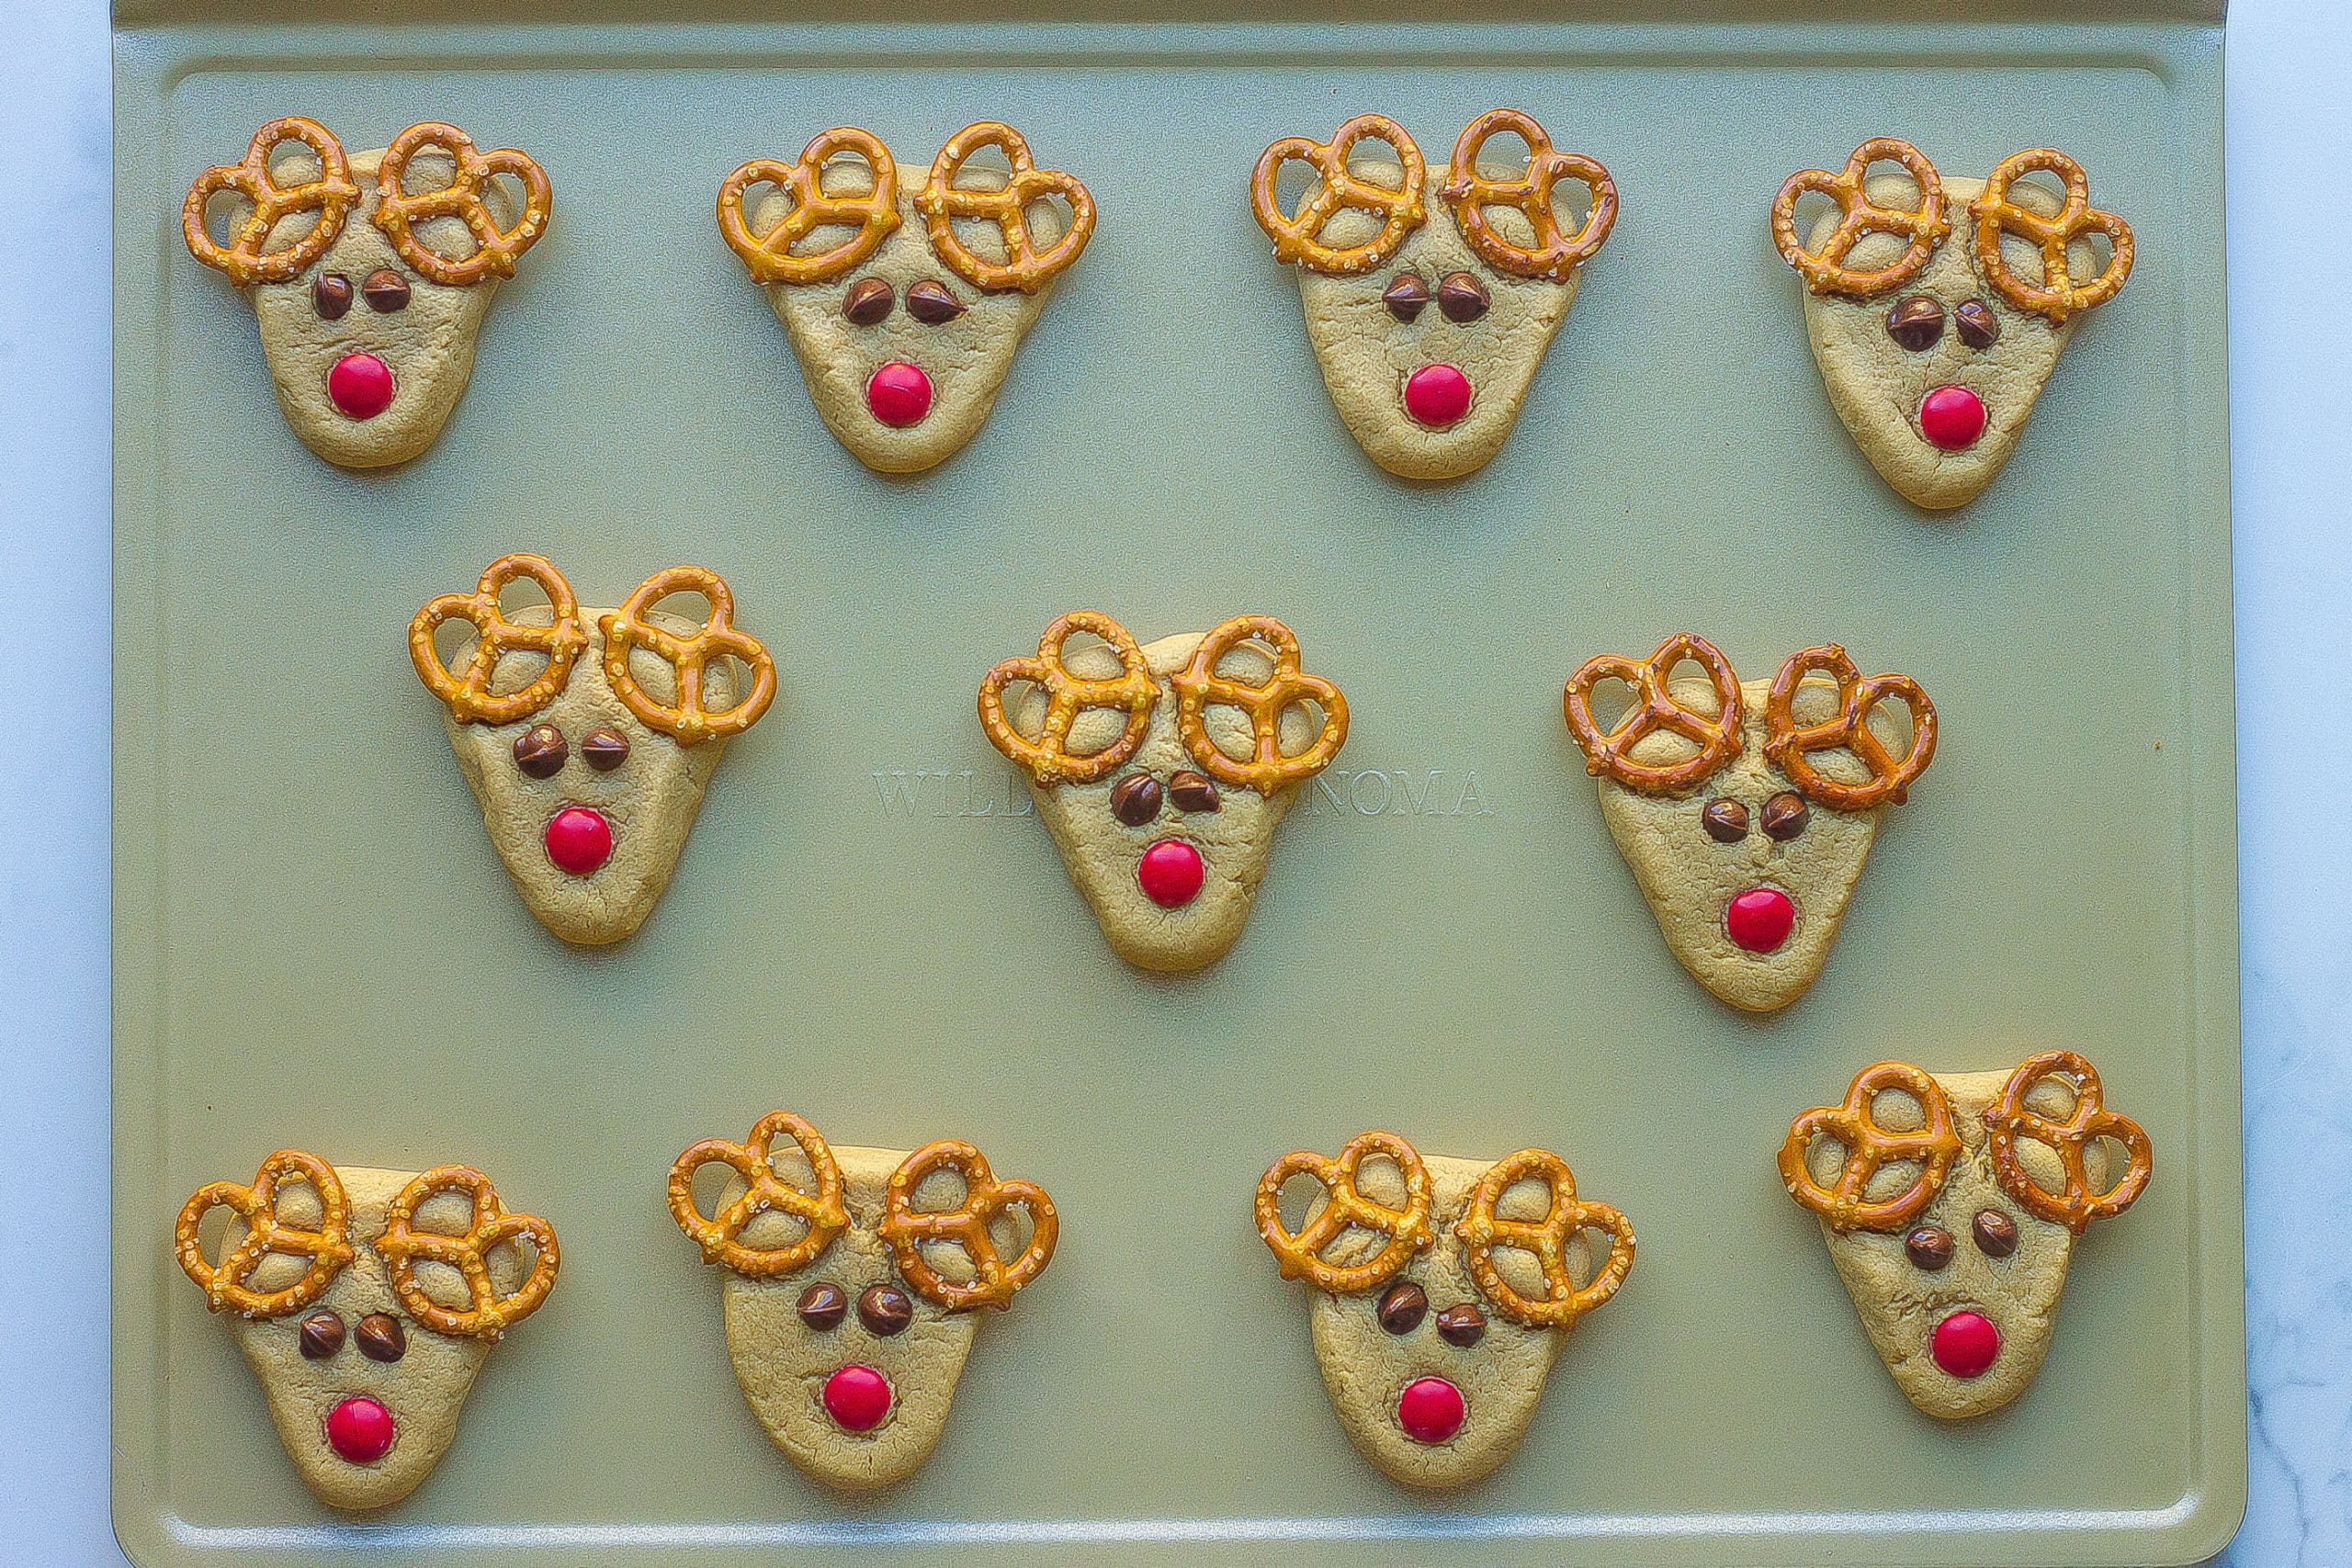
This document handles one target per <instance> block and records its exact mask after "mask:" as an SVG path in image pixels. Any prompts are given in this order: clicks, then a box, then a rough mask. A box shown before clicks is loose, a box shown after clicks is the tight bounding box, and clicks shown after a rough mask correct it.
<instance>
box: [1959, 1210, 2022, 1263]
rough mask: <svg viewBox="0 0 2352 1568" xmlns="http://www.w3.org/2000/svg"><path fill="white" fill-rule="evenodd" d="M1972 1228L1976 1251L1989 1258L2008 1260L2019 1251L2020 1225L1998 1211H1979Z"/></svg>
mask: <svg viewBox="0 0 2352 1568" xmlns="http://www.w3.org/2000/svg"><path fill="white" fill-rule="evenodd" d="M1970 1228H1971V1229H1972V1230H1973V1231H1974V1233H1975V1235H1976V1250H1977V1251H1979V1252H1981V1253H1983V1254H1984V1255H1985V1257H1987V1258H2007V1256H2008V1255H2009V1254H2010V1253H2012V1252H2015V1251H2016V1250H2017V1249H2018V1223H2017V1221H2015V1220H2013V1219H2011V1218H2009V1216H2008V1215H2007V1214H2005V1213H2001V1211H2000V1210H1998V1209H1979V1210H1977V1211H1976V1223H1975V1224H1974V1225H1973V1226H1972V1227H1970Z"/></svg>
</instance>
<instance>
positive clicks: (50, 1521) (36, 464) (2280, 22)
mask: <svg viewBox="0 0 2352 1568" xmlns="http://www.w3.org/2000/svg"><path fill="white" fill-rule="evenodd" d="M2233 9H2234V13H2235V14H2234V15H2233V17H2232V18H2231V23H2230V39H2229V51H2230V54H2229V58H2230V70H2229V105H2230V107H2229V219H2230V231H2231V235H2232V243H2231V247H2230V270H2231V279H2230V301H2231V310H2230V315H2231V344H2230V374H2231V384H2232V428H2233V438H2234V444H2235V458H2234V472H2235V478H2234V481H2233V487H2232V488H2233V504H2234V508H2235V516H2236V529H2237V558H2236V578H2237V615H2238V622H2237V640H2238V670H2239V681H2238V704H2239V707H2238V745H2239V792H2240V807H2239V813H2240V818H2239V819H2240V842H2239V853H2240V863H2241V867H2242V870H2241V881H2242V886H2243V892H2244V956H2245V1108H2246V1140H2245V1152H2246V1205H2247V1209H2246V1250H2247V1258H2246V1292H2247V1319H2248V1332H2249V1335H2250V1337H2251V1347H2250V1349H2251V1382H2252V1387H2251V1389H2250V1391H2249V1397H2250V1399H2251V1401H2252V1411H2253V1433H2254V1436H2253V1474H2254V1495H2253V1504H2252V1506H2251V1507H2250V1509H2249V1510H2248V1513H2247V1517H2246V1524H2245V1530H2244V1532H2243V1533H2242V1534H2241V1535H2240V1537H2239V1539H2238V1541H2237V1544H2236V1545H2235V1546H2234V1547H2233V1548H2232V1549H2231V1551H2230V1552H2229V1553H2228V1554H2227V1555H2226V1556H2225V1557H2224V1558H2223V1559H2222V1562H2226V1563H2228V1564H2230V1565H2231V1568H2337V1565H2341V1564H2346V1563H2352V1242H2347V1240H2346V1235H2345V1218H2346V1215H2347V1214H2352V1048H2347V1041H2352V959H2347V949H2348V948H2352V920H2347V919H2346V910H2347V908H2352V795H2346V793H2345V785H2344V782H2343V781H2344V780H2345V779H2346V776H2347V774H2352V727H2347V725H2346V714H2345V704H2344V698H2343V692H2344V688H2345V684H2346V676H2345V674H2344V673H2343V671H2342V670H2341V668H2340V667H2338V666H2337V665H2336V663H2335V661H2336V660H2342V659H2345V658H2346V657H2347V654H2352V649H2347V647H2346V642H2347V638H2346V626H2347V624H2352V608H2347V607H2348V606H2352V551H2348V550H2347V548H2346V515H2345V513H2346V508H2345V497H2346V494H2347V492H2352V381H2348V380H2347V378H2352V254H2347V251H2346V245H2345V242H2344V239H2343V232H2344V219H2343V211H2342V209H2343V203H2344V201H2345V200H2346V194H2345V191H2344V187H2343V186H2342V184H2341V181H2342V179H2343V177H2344V171H2345V170H2346V168H2347V167H2352V8H2347V7H2346V6H2345V5H2344V3H2343V0H2236V5H2235V6H2234V8H2233ZM6 12H7V22H8V28H7V47H6V50H5V51H0V257H5V258H6V261H5V265H0V563H5V568H0V572H4V573H5V581H6V586H7V588H8V590H9V592H8V598H9V600H10V601H11V603H12V604H25V603H30V604H35V605H38V606H40V612H39V614H38V615H37V616H36V618H33V619H29V620H27V619H21V618H17V617H16V616H12V617H11V620H10V623H9V624H10V628H11V630H10V633H9V635H10V636H12V637H14V638H15V639H17V642H16V647H15V648H14V649H12V651H11V657H10V660H9V666H10V667H11V668H13V669H16V670H17V671H24V670H27V669H29V668H31V667H32V666H31V664H30V663H29V662H28V660H39V662H40V668H42V669H43V670H45V671H49V672H51V673H49V674H48V675H46V676H45V677H44V678H43V679H40V680H39V681H32V680H27V679H25V678H23V677H22V676H21V675H20V676H19V677H18V678H17V680H15V681H13V682H11V683H10V684H11V697H10V700H11V705H12V708H13V712H12V714H11V718H12V720H13V722H12V723H11V724H10V726H9V732H10V743H9V744H8V745H7V746H6V747H5V748H0V806H4V807H5V816H4V817H0V821H5V823H6V828H7V831H6V834H5V836H0V1021H5V1028H6V1046H5V1050H6V1058H5V1059H6V1093H5V1095H0V1191H4V1192H6V1194H7V1195H8V1196H7V1199H6V1201H5V1202H0V1559H6V1560H7V1561H9V1562H24V1563H40V1564H45V1565H46V1564H58V1565H74V1564H81V1563H112V1562H120V1561H121V1559H120V1556H119V1553H118V1552H117V1551H116V1550H115V1547H114V1543H113V1539H112V1536H111V1534H110V1533H109V1530H108V1528H107V1422H106V1415H107V1360H106V1346H107V1298H106V1291H107V1279H106V1230H107V1210H106V1164H105V1162H106V1159H107V739H106V727H105V713H106V701H107V592H108V588H107V485H108V452H107V441H108V436H107V356H108V334H107V164H108V134H109V129H108V122H107V37H106V17H105V11H104V6H103V3H102V0H11V3H10V5H9V6H7V7H6ZM36 585H37V588H36ZM35 1292H39V1294H38V1295H36V1294H35Z"/></svg>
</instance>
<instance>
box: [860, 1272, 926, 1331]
mask: <svg viewBox="0 0 2352 1568" xmlns="http://www.w3.org/2000/svg"><path fill="white" fill-rule="evenodd" d="M914 1320H915V1303H912V1302H910V1301H909V1300H908V1299H907V1292H904V1291H902V1290H900V1289H899V1287H898V1286H896V1285H869V1286H867V1287H866V1289H865V1292H864V1293H863V1294H861V1295H860V1296H859V1297H858V1298H857V1321H858V1322H860V1323H862V1324H864V1325H865V1331H866V1332H867V1333H868V1334H871V1335H873V1336H874V1337H876V1339H888V1338H889V1337H890V1336H892V1335H893V1334H896V1333H898V1332H899V1330H900V1329H902V1328H904V1327H906V1325H909V1324H910V1323H912V1322H913V1321H914Z"/></svg>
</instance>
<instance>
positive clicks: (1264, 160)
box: [1250, 114, 1429, 277]
mask: <svg viewBox="0 0 2352 1568" xmlns="http://www.w3.org/2000/svg"><path fill="white" fill-rule="evenodd" d="M1367 138H1369V139H1370V140H1372V141H1385V142H1386V143H1387V144H1388V145H1389V146H1390V147H1392V148H1394V149H1396V152H1397V162H1398V164H1401V165H1402V167H1403V172H1404V179H1403V183H1402V184H1401V185H1399V186H1393V187H1392V186H1384V185H1375V184H1374V183H1373V182H1371V181H1369V180H1363V179H1358V178H1357V177H1356V176H1355V175H1353V174H1352V173H1351V172H1350V171H1349V168H1348V154H1349V153H1350V152H1353V151H1354V150H1355V145H1356V143H1357V142H1359V141H1364V140H1366V139H1367ZM1294 160H1295V161H1297V162H1299V163H1305V164H1314V165H1315V169H1316V172H1317V174H1318V175H1321V176H1322V183H1321V184H1319V185H1317V186H1316V187H1315V188H1314V190H1312V191H1311V192H1309V193H1308V195H1307V197H1306V200H1304V201H1302V202H1301V203H1299V208H1298V210H1297V211H1296V212H1295V213H1289V212H1284V211H1283V208H1282V203H1281V202H1280V201H1279V200H1277V199H1276V197H1275V196H1274V181H1275V180H1276V179H1277V178H1278V177H1279V176H1280V175H1281V174H1282V168H1283V164H1287V163H1291V162H1293V161H1294ZM1426 176H1427V170H1426V169H1425V167H1424V166H1423V164H1422V163H1421V150H1420V149H1419V147H1417V146H1415V145H1414V143H1413V139H1412V138H1411V137H1410V136H1408V135H1406V134H1405V128H1404V127H1403V126H1401V125H1398V124H1397V122H1396V121H1395V120H1393V119H1390V118H1388V117H1387V116H1386V115H1378V114H1360V115H1358V116H1356V117H1355V118H1353V119H1351V120H1349V121H1348V122H1347V123H1345V124H1344V125H1342V126H1340V129H1339V130H1336V131H1334V132H1333V133H1332V135H1331V140H1330V141H1328V142H1325V141H1316V140H1315V139H1314V138H1312V137H1307V136H1285V137H1283V139H1282V140H1281V141H1277V142H1275V143H1274V144H1273V145H1272V146H1271V147H1269V148H1267V149H1266V150H1265V152H1262V153H1261V154H1259V157H1258V166H1257V167H1256V168H1255V169H1254V170H1252V171H1251V172H1250V209H1251V210H1252V211H1254V212H1255V213H1256V214H1257V215H1258V226H1259V227H1260V228H1261V229H1263V230H1265V231H1266V235H1267V237H1268V238H1269V239H1271V240H1272V241H1273V242H1274V259H1275V260H1276V261H1281V262H1298V263H1301V264H1303V265H1305V266H1306V268H1307V269H1308V270H1309V271H1312V272H1321V273H1329V274H1330V275H1331V276H1335V277H1351V276H1355V275H1356V274H1358V273H1365V272H1370V271H1371V270H1372V269H1373V268H1374V267H1376V266H1379V265H1383V264H1384V263H1385V262H1386V261H1387V260H1388V258H1389V257H1391V256H1393V255H1395V254H1397V247H1398V246H1400V245H1402V244H1403V243H1405V240H1406V237H1407V236H1408V235H1409V234H1411V233H1412V231H1414V230H1416V229H1418V228H1419V227H1420V226H1421V224H1422V223H1423V222H1424V221H1426V220H1427V219H1428V217H1429V211H1428V209H1426V208H1425V207H1423V206H1422V205H1421V186H1422V182H1423V180H1424V179H1425V178H1426ZM1349 207H1352V208H1354V209H1356V210H1358V211H1360V212H1368V213H1371V214H1372V215H1373V216H1374V217H1376V218H1378V219H1379V220H1381V225H1380V232H1379V233H1377V234H1374V236H1373V237H1372V238H1371V239H1369V240H1365V241H1363V243H1360V244H1354V245H1343V246H1333V245H1327V244H1325V243H1322V241H1321V240H1320V239H1319V238H1318V236H1319V235H1320V234H1321V233H1322V232H1323V228H1324V225H1325V224H1327V223H1329V222H1330V220H1331V219H1332V218H1333V217H1334V216H1335V215H1336V214H1337V213H1338V212H1339V211H1340V209H1342V208H1349Z"/></svg>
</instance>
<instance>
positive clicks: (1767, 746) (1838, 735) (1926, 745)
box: [1764, 642, 1936, 811]
mask: <svg viewBox="0 0 2352 1568" xmlns="http://www.w3.org/2000/svg"><path fill="white" fill-rule="evenodd" d="M1815 671H1827V672H1828V673H1829V674H1831V675H1833V676H1835V677H1836V678H1837V682H1838V712H1837V714H1836V715H1835V716H1832V717H1829V718H1826V719H1824V720H1822V722H1820V723H1819V724H1811V725H1799V724H1798V723H1797V721H1796V712H1795V709H1796V697H1797V691H1798V689H1799V688H1800V687H1802V686H1803V685H1804V681H1805V677H1806V676H1808V675H1810V674H1812V673H1813V672H1815ZM1889 697H1893V698H1894V699H1895V700H1897V701H1899V702H1900V703H1902V704H1903V705H1904V706H1905V708H1907V709H1909V710H1910V713H1911V740H1910V745H1909V749H1908V750H1905V752H1904V754H1903V756H1902V759H1901V760H1900V761H1897V760H1896V758H1895V757H1894V754H1893V753H1892V752H1890V751H1888V750H1887V749H1886V743H1885V742H1884V741H1883V740H1881V739H1879V738H1878V735H1877V733H1876V732H1875V731H1873V730H1872V729H1871V727H1870V716H1871V709H1872V708H1875V707H1876V706H1878V705H1879V704H1880V703H1882V702H1884V701H1885V700H1886V699H1887V698H1889ZM1764 717H1765V728H1766V735H1765V739H1764V754H1765V755H1766V756H1767V757H1770V759H1771V760H1772V761H1774V762H1775V763H1776V764H1778V765H1779V767H1780V770H1781V772H1782V773H1786V774H1788V775H1789V782H1790V783H1791V784H1794V785H1796V786H1797V788H1798V789H1799V790H1800V791H1801V792H1803V794H1804V796H1805V798H1806V799H1808V800H1811V801H1812V802H1814V804H1815V805H1816V806H1826V807H1831V808H1833V809H1835V810H1838V811H1867V810H1869V809H1871V807H1877V806H1883V805H1886V804H1887V803H1888V802H1890V801H1892V802H1894V804H1896V805H1900V804H1902V801H1903V797H1904V796H1905V795H1906V794H1908V793H1909V791H1910V788H1911V785H1912V783H1913V782H1914V781H1915V780H1917V778H1918V776H1919V775H1920V774H1921V773H1926V772H1927V771H1928V763H1929V762H1931V761H1935V756H1936V705H1935V704H1933V703H1931V702H1929V701H1928V694H1927V693H1925V692H1923V691H1921V690H1920V689H1919V682H1917V681H1914V680H1913V679H1911V677H1910V676H1908V675H1872V676H1871V677H1870V678H1869V679H1868V680H1864V679H1863V678H1862V674H1861V671H1859V670H1857V669H1855V668H1854V661H1853V660H1850V659H1849V658H1847V657H1846V650H1845V649H1842V648H1840V647H1838V645H1837V644H1836V643H1834V642H1833V643H1827V644H1825V645H1824V646H1822V647H1820V648H1808V649H1801V650H1800V651H1798V652H1796V653H1792V654H1791V655H1790V656H1789V661H1788V662H1787V663H1786V664H1783V665H1781V672H1780V673H1779V674H1778V675H1775V676H1774V677H1772V694H1771V695H1770V697H1769V698H1768V699H1767V700H1766V702H1765V706H1764ZM1840 748H1842V749H1844V750H1848V751H1851V752H1852V753H1853V754H1854V755H1855V756H1856V757H1858V758H1860V760H1861V763H1862V766H1864V767H1866V768H1868V769H1869V770H1870V772H1871V781H1870V783H1868V784H1839V783H1838V781H1837V780H1835V779H1832V778H1826V777H1824V776H1823V775H1822V774H1821V773H1819V772H1818V771H1816V770H1815V767H1814V765H1813V764H1812V763H1811V762H1809V761H1806V760H1805V756H1806V753H1808V752H1812V751H1829V750H1838V749H1840Z"/></svg>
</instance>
